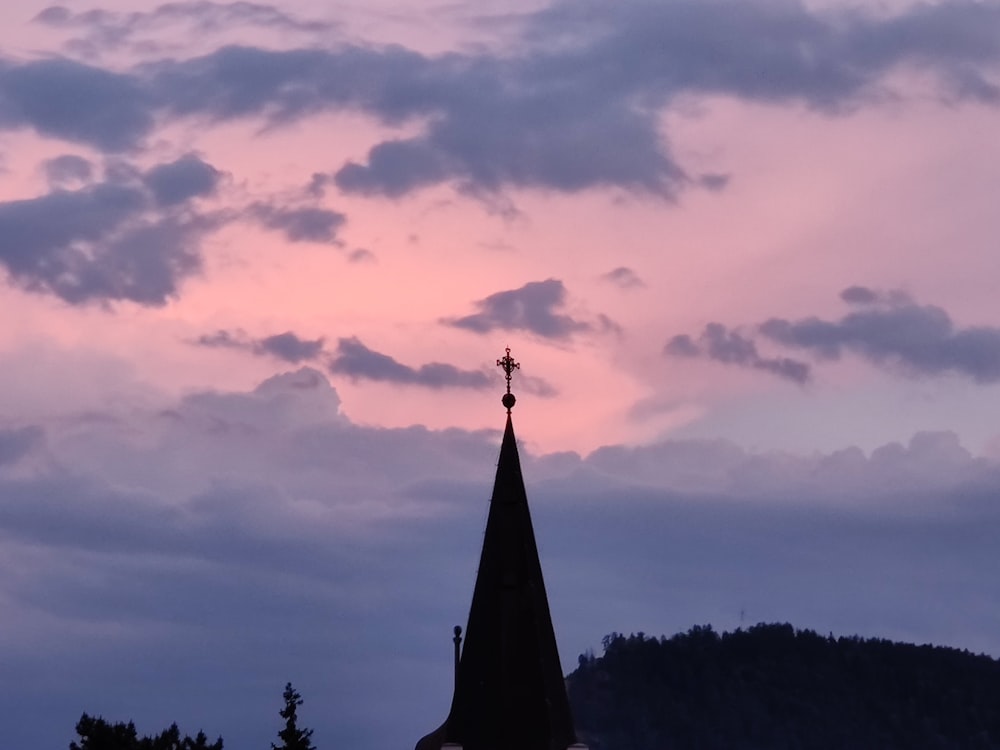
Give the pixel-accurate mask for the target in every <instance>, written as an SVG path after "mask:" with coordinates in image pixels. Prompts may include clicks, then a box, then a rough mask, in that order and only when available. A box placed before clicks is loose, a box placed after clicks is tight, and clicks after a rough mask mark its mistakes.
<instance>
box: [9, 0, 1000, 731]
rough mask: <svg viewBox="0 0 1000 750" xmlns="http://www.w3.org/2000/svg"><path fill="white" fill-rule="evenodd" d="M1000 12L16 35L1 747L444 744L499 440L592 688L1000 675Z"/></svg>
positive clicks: (412, 18)
mask: <svg viewBox="0 0 1000 750" xmlns="http://www.w3.org/2000/svg"><path fill="white" fill-rule="evenodd" d="M997 132H1000V4H997V3H995V2H972V1H971V0H939V1H938V2H927V3H916V2H909V1H908V0H897V1H894V2H888V1H886V2H857V3H853V2H847V1H846V0H824V1H820V2H800V1H799V0H738V1H737V0H656V1H655V2H654V1H652V0H619V1H618V2H615V3H606V2H597V1H596V0H552V1H551V2H546V1H545V0H500V2H497V3H493V4H491V6H490V8H489V9H487V10H484V9H483V6H482V4H479V3H467V2H461V1H459V2H449V3H442V4H435V3H431V2H418V1H417V0H374V1H369V2H364V3H361V2H355V3H330V2H318V1H316V0H294V1H293V0H287V1H284V2H282V3H280V5H279V4H273V5H271V4H267V3H264V2H261V3H256V2H233V3H225V2H211V1H210V0H190V1H188V0H181V1H179V2H172V3H166V4H162V5H157V4H155V3H140V2H137V1H136V0H107V1H106V2H102V1H101V0H97V2H96V3H91V2H90V1H89V0H87V1H84V0H79V1H77V0H73V1H72V2H67V3H66V4H65V5H58V6H56V5H48V4H46V3H45V2H35V1H34V0H17V2H8V3H4V4H3V5H2V6H0V278H2V287H0V612H2V616H0V673H2V674H3V675H4V679H3V680H2V681H0V729H2V734H3V736H4V738H5V739H4V742H5V743H7V742H9V743H10V745H11V746H12V747H14V746H16V747H30V748H38V749H39V750H56V749H57V748H65V747H66V746H67V745H68V743H69V741H70V740H71V739H73V737H74V735H73V727H74V725H75V723H76V721H77V719H78V718H79V716H80V714H81V713H83V712H87V713H90V714H99V715H103V716H104V717H105V718H107V719H109V720H112V721H124V720H129V719H132V720H134V721H135V722H136V724H137V727H138V729H139V731H140V733H154V732H158V731H160V730H161V729H163V728H165V727H167V726H168V725H169V724H170V723H171V722H175V721H176V722H178V723H179V724H180V726H181V729H182V731H185V732H190V733H194V732H196V731H197V730H198V729H204V730H205V732H206V733H207V734H209V735H210V736H212V737H215V736H218V735H222V736H223V737H224V739H225V741H226V747H230V748H236V749H237V750H238V749H239V748H243V747H247V748H249V747H253V746H265V747H266V743H268V742H271V741H274V740H275V739H276V733H277V731H278V729H279V728H280V726H281V725H280V718H279V717H278V715H277V712H278V710H279V709H280V708H281V693H282V690H283V688H284V685H285V683H286V682H288V681H291V682H292V683H293V684H294V685H295V687H296V688H297V689H298V690H299V691H300V692H301V693H302V695H303V697H304V699H305V704H304V705H303V707H302V709H301V711H300V719H301V723H302V724H303V725H305V726H309V727H312V728H314V729H315V735H314V737H313V739H314V742H315V744H316V745H317V746H318V747H320V748H321V749H322V748H332V747H337V746H348V745H350V746H353V747H359V748H362V749H363V750H388V749H389V748H399V747H403V748H407V747H412V745H413V743H415V742H416V740H417V739H419V737H421V736H422V735H423V734H425V733H426V732H428V731H430V730H432V729H433V728H435V727H436V726H437V725H438V724H439V723H440V721H441V720H442V719H443V718H444V716H445V714H446V712H447V706H448V704H449V701H450V690H451V661H450V659H451V648H452V644H451V629H452V627H453V626H454V625H455V624H464V621H465V617H466V615H467V613H468V605H469V601H470V599H471V593H472V586H473V583H474V579H475V569H476V564H477V559H478V553H479V544H480V542H481V538H482V530H483V528H484V524H485V519H486V511H487V503H488V499H489V494H490V488H491V484H492V480H493V472H494V469H495V465H496V458H497V455H498V451H499V441H500V435H501V430H502V427H503V421H504V418H505V415H504V410H503V407H502V406H501V405H500V396H501V394H502V393H503V389H504V380H503V373H502V372H501V371H500V370H499V369H498V368H497V367H495V366H494V365H495V362H496V360H497V358H499V357H501V356H503V355H504V352H505V348H506V347H510V349H511V354H512V356H513V357H514V358H515V359H516V360H517V361H518V362H519V363H520V365H521V366H520V369H519V370H517V371H516V372H515V373H514V379H513V382H512V389H513V391H514V392H515V394H516V395H517V399H518V400H517V405H516V407H515V408H514V422H515V428H516V431H517V435H518V438H519V440H520V441H521V457H522V463H523V467H524V473H525V478H526V483H527V490H528V496H529V499H530V502H531V505H532V513H533V517H534V521H535V527H536V528H535V530H536V536H537V539H538V545H539V550H540V555H541V558H542V565H543V568H544V570H545V575H546V582H547V587H548V591H549V598H550V603H551V606H552V612H553V620H554V623H555V629H556V635H557V638H558V641H559V647H560V653H561V657H562V661H563V665H564V667H565V669H566V671H567V672H568V671H570V670H571V669H572V668H573V667H574V666H575V664H576V659H577V656H578V655H579V654H581V653H585V652H588V651H595V652H597V653H600V643H601V639H602V637H603V636H605V635H607V634H609V633H611V632H623V633H631V632H639V631H642V632H645V633H647V634H654V635H657V634H666V635H669V634H672V633H675V632H678V631H682V630H686V629H688V628H690V627H691V626H693V625H695V624H712V625H713V626H714V627H716V629H719V630H728V629H733V628H736V627H741V626H742V627H746V626H749V625H752V624H755V623H757V622H791V623H792V624H793V625H795V626H797V627H800V628H811V629H814V630H817V631H818V632H821V633H824V634H826V633H833V634H836V635H851V634H860V635H863V636H867V637H875V636H877V637H885V638H892V639H898V640H905V641H910V642H917V643H928V642H930V643H936V644H942V645H949V646H954V647H957V648H963V649H969V650H971V651H975V652H985V653H989V654H991V655H993V656H1000V583H998V579H997V578H996V575H995V572H996V568H997V557H998V552H997V539H998V538H1000V505H998V500H997V498H998V497H1000V422H998V420H997V416H998V415H1000V390H998V383H1000V309H998V307H997V305H996V283H997V274H998V270H997V269H998V262H997V257H998V254H1000V253H998V250H1000V248H998V247H997V238H998V237H1000V212H998V211H997V210H996V195H997V192H998V190H1000V148H998V146H997V138H996V133H997Z"/></svg>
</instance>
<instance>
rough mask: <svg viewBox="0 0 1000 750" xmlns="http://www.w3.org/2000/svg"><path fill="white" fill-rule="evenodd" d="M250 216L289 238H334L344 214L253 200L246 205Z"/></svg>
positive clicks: (327, 240)
mask: <svg viewBox="0 0 1000 750" xmlns="http://www.w3.org/2000/svg"><path fill="white" fill-rule="evenodd" d="M248 213H249V215H250V216H251V217H253V218H254V219H256V220H257V221H259V222H260V223H261V224H263V225H264V226H265V227H267V228H268V229H274V230H277V231H280V232H282V233H284V235H285V238H286V239H287V240H288V241H289V242H334V241H335V240H336V238H337V230H338V229H340V227H341V226H343V224H344V222H345V221H346V220H347V217H346V216H344V215H343V214H341V213H338V212H336V211H331V210H330V209H327V208H316V207H311V206H307V207H303V208H288V207H282V206H274V205H270V204H266V203H255V204H253V205H252V206H250V208H249V209H248Z"/></svg>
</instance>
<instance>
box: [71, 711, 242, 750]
mask: <svg viewBox="0 0 1000 750" xmlns="http://www.w3.org/2000/svg"><path fill="white" fill-rule="evenodd" d="M76 734H77V737H78V739H79V740H80V742H79V743H77V742H75V741H74V742H70V743H69V750H222V738H221V737H219V739H217V740H216V741H215V742H212V743H209V741H208V738H207V737H206V736H205V733H204V732H198V734H197V735H196V736H195V738H194V739H191V738H190V737H189V736H187V735H185V736H184V737H181V732H180V730H179V729H178V728H177V725H176V724H171V725H170V727H169V728H168V729H165V730H163V731H162V732H160V733H159V734H157V735H154V736H152V737H142V738H140V737H139V735H138V733H137V732H136V729H135V724H133V723H132V722H131V721H130V722H128V723H127V724H126V723H125V722H116V723H114V724H109V723H108V722H107V721H105V720H104V719H103V718H101V717H100V716H97V717H94V716H88V715H87V714H84V715H83V716H81V717H80V721H78V722H77V724H76Z"/></svg>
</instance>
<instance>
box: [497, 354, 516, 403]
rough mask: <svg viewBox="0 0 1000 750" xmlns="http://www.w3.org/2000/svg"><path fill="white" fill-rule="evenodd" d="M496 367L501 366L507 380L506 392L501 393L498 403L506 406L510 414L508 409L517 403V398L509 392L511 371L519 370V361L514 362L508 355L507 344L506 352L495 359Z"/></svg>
mask: <svg viewBox="0 0 1000 750" xmlns="http://www.w3.org/2000/svg"><path fill="white" fill-rule="evenodd" d="M497 367H502V368H503V371H504V377H505V378H506V380H507V392H506V393H505V394H504V395H503V398H502V399H500V403H502V404H503V405H504V406H505V407H506V408H507V413H508V414H510V410H511V409H513V408H514V404H515V403H517V399H516V398H515V397H514V394H513V393H511V392H510V378H511V373H513V372H514V370H520V369H521V363H520V362H515V361H514V358H513V357H511V356H510V347H509V346H508V347H507V353H506V354H505V355H504V356H503V357H502V358H500V359H498V360H497Z"/></svg>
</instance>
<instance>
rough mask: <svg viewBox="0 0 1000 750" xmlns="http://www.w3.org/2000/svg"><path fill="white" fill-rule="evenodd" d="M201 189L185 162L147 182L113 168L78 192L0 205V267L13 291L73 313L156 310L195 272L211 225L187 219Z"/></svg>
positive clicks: (205, 219)
mask: <svg viewBox="0 0 1000 750" xmlns="http://www.w3.org/2000/svg"><path fill="white" fill-rule="evenodd" d="M76 165H77V167H79V166H80V165H79V163H76ZM198 165H199V166H197V167H196V170H197V171H199V172H200V171H202V170H211V167H210V166H209V165H207V164H204V163H203V162H200V161H199V162H198ZM213 171H214V170H213ZM199 179H201V178H195V179H192V177H191V165H190V164H189V163H187V158H183V159H181V160H179V161H177V162H173V163H171V164H164V165H160V166H158V167H154V168H153V169H151V170H150V171H149V172H146V173H145V174H142V173H141V172H139V171H138V170H136V169H135V168H133V167H131V166H129V165H119V166H118V167H114V168H112V169H110V170H109V172H108V174H107V175H106V176H105V179H104V181H102V182H95V183H92V184H88V185H86V186H84V187H82V188H80V189H77V190H73V191H67V190H61V189H56V190H53V191H52V192H50V193H47V194H45V195H42V196H39V197H36V198H29V199H24V200H14V201H7V202H4V203H0V264H2V265H3V266H4V267H5V268H6V270H7V273H8V275H9V278H10V280H11V281H12V282H13V283H15V284H17V285H18V286H21V287H22V288H24V289H27V290H29V291H35V292H43V293H48V294H53V295H55V296H57V297H59V298H61V299H63V300H64V301H66V302H69V303H70V304H82V303H87V302H92V301H96V302H112V301H116V300H129V301H132V302H136V303H139V304H142V305H162V304H164V303H165V302H166V300H167V299H168V298H169V297H171V296H174V295H175V294H176V293H177V289H178V284H179V283H180V282H181V281H182V280H183V279H184V278H186V277H188V276H190V275H191V274H193V273H196V272H197V271H198V270H199V268H200V255H199V243H200V240H201V238H202V237H203V236H204V234H206V233H207V232H209V231H212V230H214V229H215V228H216V227H217V225H218V220H217V219H215V218H212V217H209V216H202V215H198V214H196V213H193V212H191V211H190V210H187V208H188V207H187V206H186V205H185V202H186V199H187V198H190V197H193V195H195V194H198V193H201V192H204V187H205V183H204V182H203V181H202V182H199V181H198V180H199ZM157 191H160V192H159V193H158V192H157ZM164 197H167V198H169V201H168V203H171V205H169V206H163V205H161V204H162V203H163V201H162V200H158V198H160V199H162V198H164Z"/></svg>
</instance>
